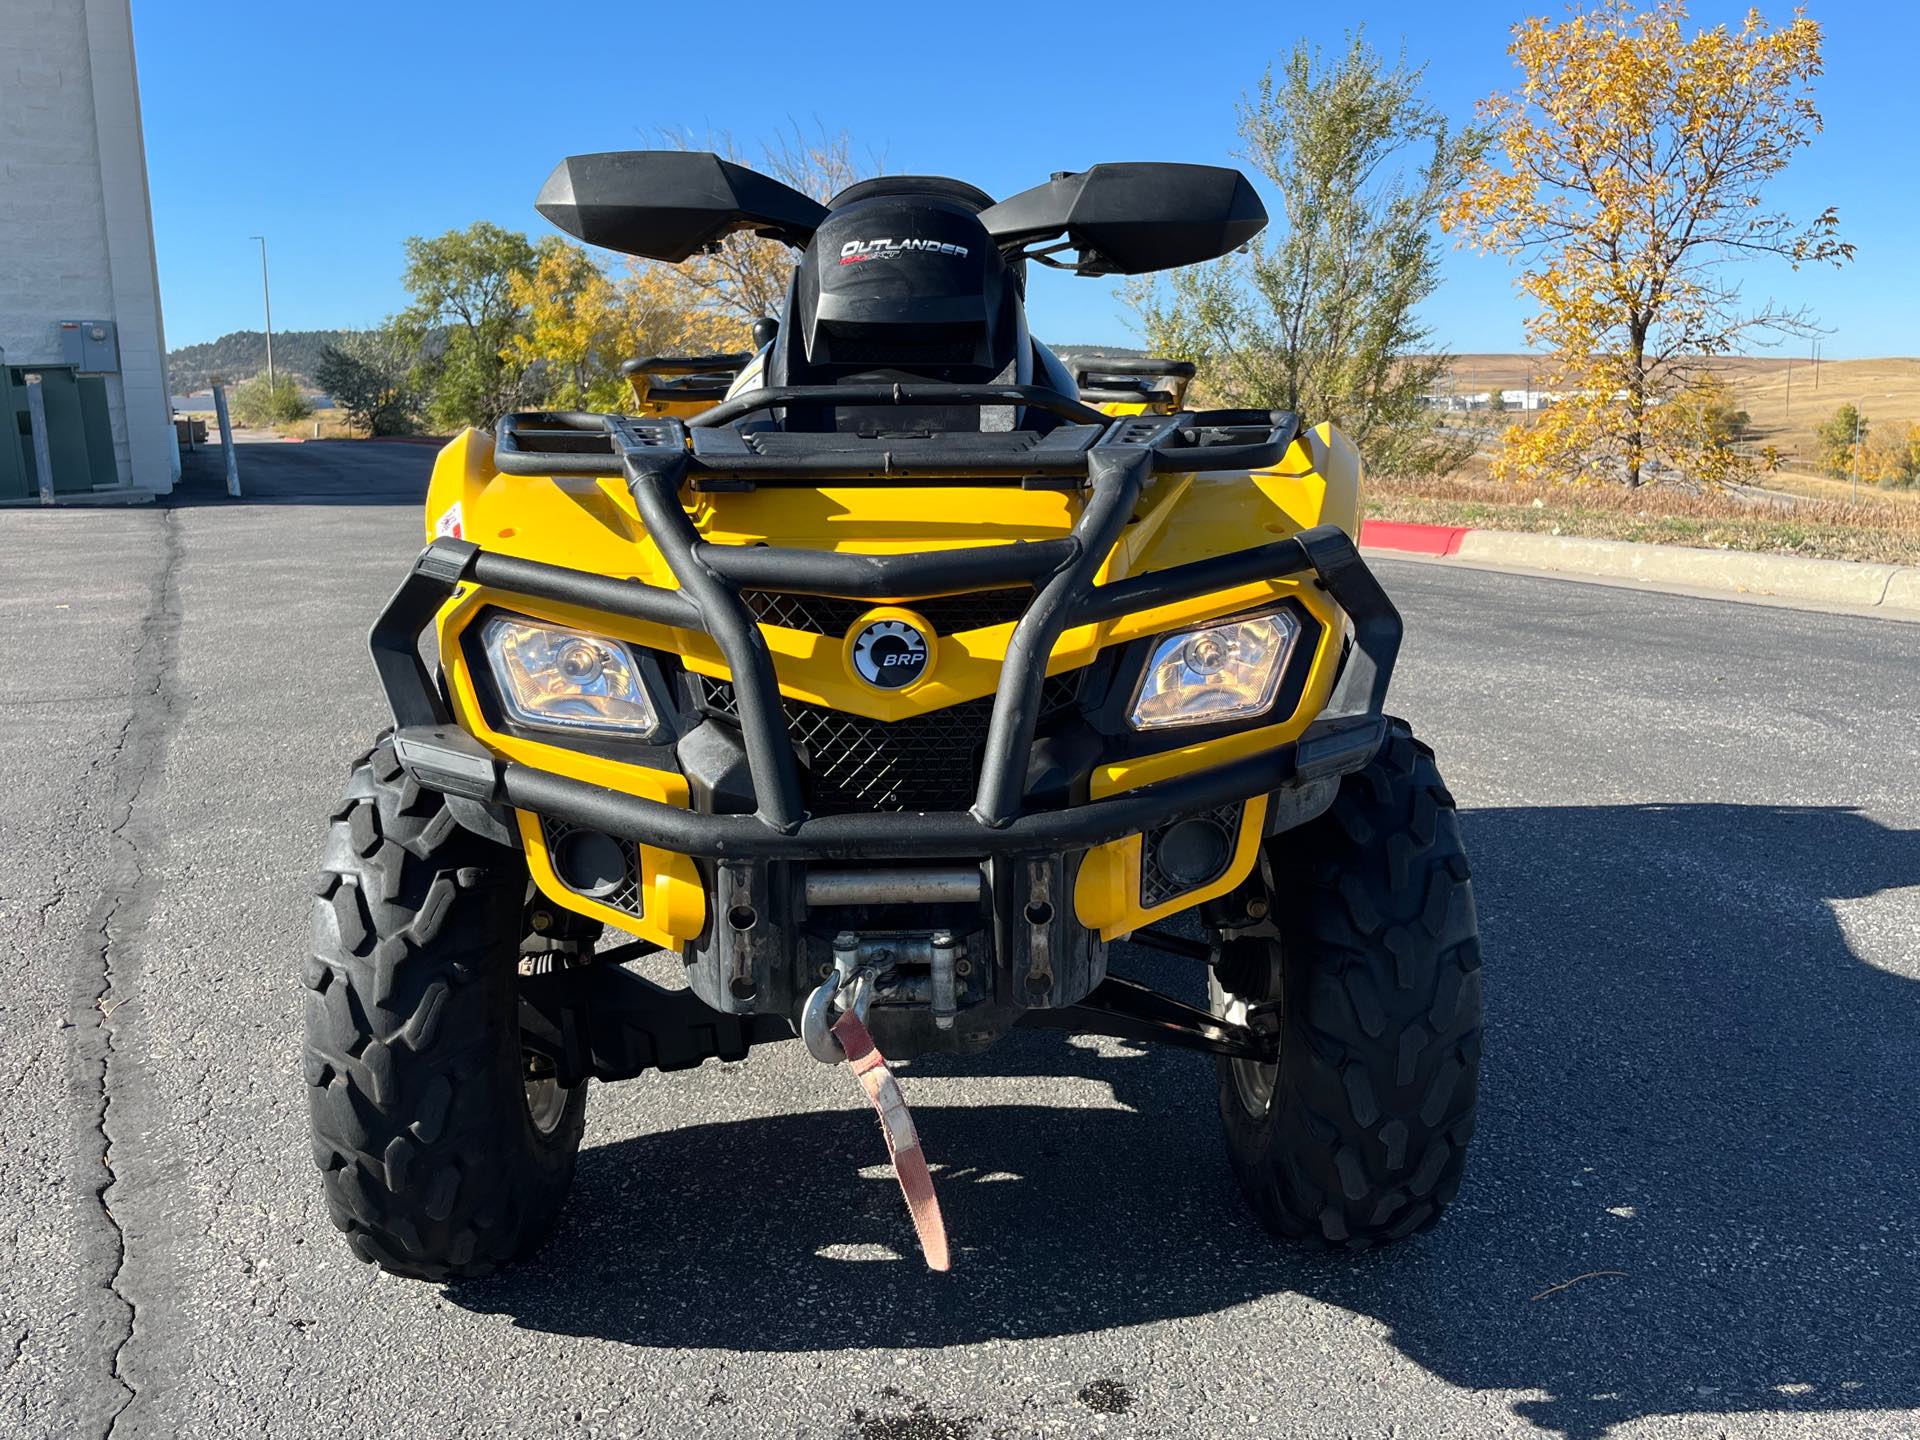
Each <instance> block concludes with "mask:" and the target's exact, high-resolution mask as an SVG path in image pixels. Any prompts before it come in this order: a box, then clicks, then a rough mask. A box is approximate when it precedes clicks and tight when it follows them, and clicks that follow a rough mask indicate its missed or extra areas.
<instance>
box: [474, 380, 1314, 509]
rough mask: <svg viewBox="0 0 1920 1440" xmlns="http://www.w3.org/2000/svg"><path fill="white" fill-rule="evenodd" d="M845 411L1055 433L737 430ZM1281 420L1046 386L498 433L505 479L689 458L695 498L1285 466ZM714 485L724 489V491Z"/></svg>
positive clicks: (791, 395) (833, 388)
mask: <svg viewBox="0 0 1920 1440" xmlns="http://www.w3.org/2000/svg"><path fill="white" fill-rule="evenodd" d="M839 406H858V407H861V408H862V409H871V408H874V407H887V406H893V407H899V408H901V409H902V410H903V411H910V410H911V409H912V408H913V407H928V406H941V407H967V406H973V407H979V408H985V407H989V406H993V407H1013V408H1022V409H1034V410H1041V411H1045V412H1046V413H1048V414H1050V415H1052V416H1054V417H1056V418H1057V419H1058V421H1059V422H1060V423H1058V424H1056V425H1055V426H1053V427H1052V428H1051V429H1048V430H1038V429H1033V430H1025V429H1023V430H979V431H972V430H967V431H928V430H926V429H919V428H915V427H914V425H913V417H912V415H911V414H910V413H909V414H906V415H904V416H903V422H902V425H901V426H900V428H899V429H898V430H897V431H896V430H890V429H889V430H880V429H878V428H877V427H876V431H875V432H874V433H847V432H840V431H834V430H806V429H782V428H777V427H775V426H773V425H771V424H767V425H754V424H751V423H748V424H741V423H739V422H742V421H750V419H751V417H756V416H762V415H766V414H767V413H768V412H772V411H781V412H784V413H785V414H787V415H824V414H827V413H830V412H831V411H832V410H833V409H835V408H836V407H839ZM1299 428H1300V427H1299V419H1298V417H1297V416H1295V415H1294V414H1292V413H1291V412H1289V411H1285V410H1204V411H1182V412H1179V413H1177V414H1172V415H1124V416H1120V417H1118V418H1115V417H1112V416H1109V415H1106V414H1104V413H1102V412H1101V411H1099V410H1095V409H1093V408H1092V407H1091V406H1089V405H1086V404H1083V403H1082V402H1080V401H1078V400H1075V399H1073V398H1072V397H1071V396H1067V395H1062V394H1060V393H1059V392H1058V391H1056V390H1051V389H1048V388H1047V387H1045V386H1040V385H942V384H934V383H913V384H894V385H889V384H870V385H828V386H806V385H782V386H766V387H762V388H760V389H756V390H751V391H749V392H747V393H746V394H744V395H740V396H736V397H735V398H734V399H732V400H728V401H724V402H722V403H721V404H719V405H716V406H714V407H713V408H712V409H710V410H706V411H703V412H702V413H701V414H699V415H696V416H693V417H692V418H691V419H688V420H685V421H682V420H678V419H673V418H671V417H663V418H656V419H646V418H636V417H632V416H623V415H599V414H593V413H589V412H584V411H550V410H545V411H530V412H525V413H521V414H515V415H507V416H504V417H503V418H502V419H501V421H500V423H499V425H498V426H497V427H496V429H495V432H494V466H495V468H496V469H498V470H499V471H500V473H501V474H503V475H616V474H619V473H621V471H622V467H623V464H624V461H623V459H622V456H623V455H624V454H625V453H626V452H627V451H629V450H633V449H639V450H645V451H652V452H655V453H659V454H672V453H679V454H682V455H685V456H686V457H687V464H688V472H687V473H688V481H689V483H690V484H691V485H692V486H693V488H694V489H696V490H698V489H706V488H721V487H723V486H724V487H729V488H737V487H738V486H739V485H740V484H743V483H744V484H763V483H779V482H783V481H784V482H788V483H801V484H819V483H821V482H822V481H823V480H828V479H831V480H834V481H836V482H838V483H842V484H845V483H850V482H859V481H880V480H902V479H929V480H974V479H998V480H1028V479H1036V478H1053V479H1060V478H1066V479H1077V480H1079V481H1080V482H1082V483H1086V482H1087V481H1088V479H1089V477H1090V476H1091V473H1092V468H1091V467H1092V465H1093V461H1094V457H1095V456H1097V455H1098V454H1100V453H1101V452H1102V451H1106V450H1112V451H1144V452H1145V453H1146V454H1147V456H1148V459H1149V465H1150V468H1151V469H1153V470H1155V471H1217V470H1259V469H1264V468H1266V467H1268V466H1272V465H1276V464H1278V463H1279V462H1280V460H1281V459H1282V457H1283V456H1284V455H1285V454H1286V452H1287V447H1288V446H1289V445H1291V444H1292V443H1293V441H1294V439H1295V437H1296V436H1297V435H1298V434H1299ZM714 482H719V485H716V484H715V483H714Z"/></svg>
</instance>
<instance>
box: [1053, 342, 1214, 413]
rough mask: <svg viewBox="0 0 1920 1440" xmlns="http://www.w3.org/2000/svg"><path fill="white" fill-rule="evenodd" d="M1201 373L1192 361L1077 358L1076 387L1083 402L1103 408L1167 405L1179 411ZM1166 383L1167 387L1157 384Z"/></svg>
mask: <svg viewBox="0 0 1920 1440" xmlns="http://www.w3.org/2000/svg"><path fill="white" fill-rule="evenodd" d="M1197 373H1199V372H1198V367H1196V366H1195V365H1194V363H1193V362H1192V361H1191V360H1156V359H1153V358H1151V357H1143V356H1132V355H1076V356H1074V357H1073V383H1074V385H1075V387H1076V388H1077V389H1078V390H1079V391H1080V398H1081V399H1082V400H1092V401H1095V402H1097V403H1099V404H1102V405H1115V404H1119V405H1137V404H1142V403H1144V404H1148V405H1167V406H1170V407H1173V408H1175V409H1177V408H1178V407H1179V405H1180V402H1181V400H1182V399H1184V398H1185V396H1186V393H1187V386H1188V385H1189V384H1190V383H1191V382H1192V380H1193V377H1194V376H1195V375H1196V374H1197ZM1155 381H1163V382H1165V383H1163V384H1155V383H1153V382H1155Z"/></svg>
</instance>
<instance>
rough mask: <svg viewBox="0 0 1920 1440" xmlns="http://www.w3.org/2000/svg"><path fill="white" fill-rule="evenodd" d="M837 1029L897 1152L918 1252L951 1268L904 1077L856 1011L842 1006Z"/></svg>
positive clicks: (931, 1264)
mask: <svg viewBox="0 0 1920 1440" xmlns="http://www.w3.org/2000/svg"><path fill="white" fill-rule="evenodd" d="M833 1033H834V1036H835V1038H836V1039H838V1040H839V1042H840V1048H841V1049H843V1050H845V1051H846V1052H847V1064H849V1065H851V1066H852V1067H853V1073H854V1076H855V1077H856V1078H857V1079H858V1080H859V1081H860V1088H861V1089H862V1090H864V1091H866V1092H867V1099H869V1100H871V1101H872V1102H873V1108H874V1110H875V1111H876V1112H878V1114H879V1116H880V1133H881V1134H882V1135H884V1136H885V1137H886V1141H887V1153H888V1154H889V1155H891V1156H892V1157H893V1173H894V1174H895V1175H896V1176H897V1177H898V1178H899V1181H900V1190H901V1193H902V1194H904V1195H905V1196H906V1197H907V1212H908V1213H909V1214H910V1215H912V1216H913V1229H914V1233H915V1234H917V1235H918V1236H919V1237H920V1253H921V1254H922V1255H924V1256H925V1257H926V1260H927V1268H928V1269H930V1270H948V1269H951V1268H952V1266H951V1264H950V1262H949V1261H948V1258H947V1227H946V1222H945V1221H943V1220H942V1219H941V1218H940V1200H939V1197H938V1196H936V1195H935V1194H934V1193H933V1174H932V1172H931V1171H929V1170H928V1169H927V1154H926V1151H925V1150H923V1149H921V1147H920V1132H919V1131H917V1130H915V1129H914V1127H913V1115H912V1113H911V1112H910V1111H909V1110H908V1109H907V1097H906V1096H905V1095H904V1094H902V1093H901V1090H900V1082H899V1081H898V1080H896V1079H895V1078H894V1075H893V1071H891V1070H889V1069H888V1068H887V1057H886V1056H884V1055H882V1054H881V1053H880V1052H879V1050H878V1049H876V1048H875V1046H874V1043H873V1036H872V1035H871V1034H869V1033H868V1031H867V1027H866V1026H865V1025H864V1024H862V1023H861V1020H860V1017H859V1016H858V1015H856V1014H855V1013H854V1012H853V1011H851V1010H847V1011H844V1012H842V1014H841V1016H840V1018H839V1019H838V1020H836V1021H834V1022H833Z"/></svg>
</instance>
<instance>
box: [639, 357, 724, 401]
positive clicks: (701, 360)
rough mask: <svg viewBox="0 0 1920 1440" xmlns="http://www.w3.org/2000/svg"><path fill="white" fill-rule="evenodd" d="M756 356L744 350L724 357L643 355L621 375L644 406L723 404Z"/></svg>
mask: <svg viewBox="0 0 1920 1440" xmlns="http://www.w3.org/2000/svg"><path fill="white" fill-rule="evenodd" d="M752 359H753V355H752V354H751V353H750V352H748V351H745V350H742V351H738V352H731V353H728V354H725V355H643V356H641V357H640V358H639V359H637V360H628V361H626V362H625V363H624V364H622V365H621V367H620V373H621V374H622V375H624V376H626V377H627V383H628V384H629V385H631V386H633V393H634V394H635V395H636V396H637V397H638V398H639V399H640V400H641V401H642V402H643V403H644V402H647V401H656V402H658V401H664V402H669V403H672V404H676V405H677V404H686V403H689V402H692V401H712V400H724V399H725V398H726V395H727V390H728V388H729V387H730V386H731V385H732V384H733V382H734V379H735V377H737V376H738V375H739V374H740V372H741V371H742V370H744V369H745V368H746V367H747V365H748V364H749V363H750V362H751V361H752Z"/></svg>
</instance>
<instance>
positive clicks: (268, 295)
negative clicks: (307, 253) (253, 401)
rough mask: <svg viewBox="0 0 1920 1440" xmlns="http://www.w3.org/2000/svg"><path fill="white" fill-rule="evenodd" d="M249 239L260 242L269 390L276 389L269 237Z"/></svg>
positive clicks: (261, 290)
mask: <svg viewBox="0 0 1920 1440" xmlns="http://www.w3.org/2000/svg"><path fill="white" fill-rule="evenodd" d="M247 238H248V239H249V240H258V241H259V242H260V298H261V299H262V300H263V301H264V302H265V303H266V307H267V390H268V393H272V391H273V390H274V388H275V387H274V381H273V291H272V290H271V289H269V288H268V286H267V237H266V236H264V235H249V236H248V237H247Z"/></svg>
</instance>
